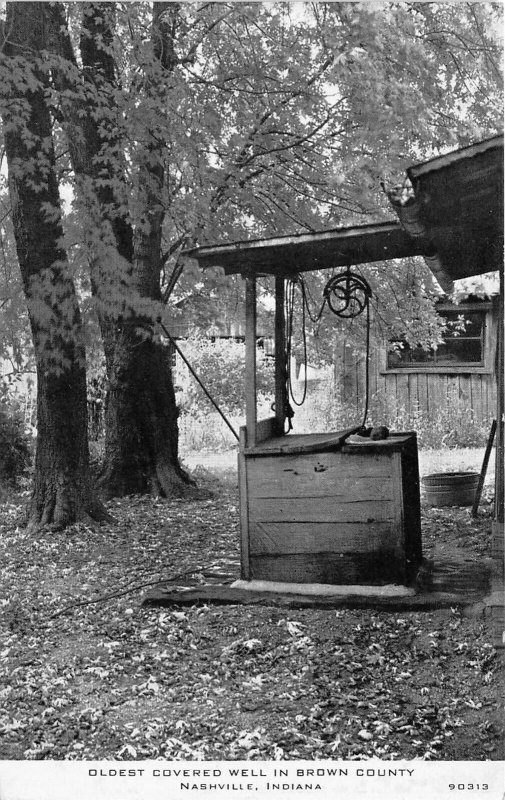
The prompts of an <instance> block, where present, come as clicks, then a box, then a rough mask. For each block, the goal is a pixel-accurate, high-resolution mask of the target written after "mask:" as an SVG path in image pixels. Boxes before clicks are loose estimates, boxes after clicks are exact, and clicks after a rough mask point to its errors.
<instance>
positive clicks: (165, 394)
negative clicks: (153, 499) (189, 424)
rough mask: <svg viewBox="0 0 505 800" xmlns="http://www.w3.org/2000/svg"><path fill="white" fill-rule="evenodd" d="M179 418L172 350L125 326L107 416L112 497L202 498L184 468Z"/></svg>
mask: <svg viewBox="0 0 505 800" xmlns="http://www.w3.org/2000/svg"><path fill="white" fill-rule="evenodd" d="M177 414H178V412H177V406H176V403H175V395H174V389H173V383H172V380H171V370H170V364H169V361H168V354H167V350H166V348H165V347H163V346H162V345H161V344H159V343H157V342H156V341H155V340H154V339H153V338H152V337H149V338H145V337H142V335H141V334H139V333H138V331H136V325H135V324H132V325H131V326H126V325H123V329H122V332H121V335H120V336H119V337H118V338H117V339H116V342H115V349H114V360H113V363H112V371H111V375H110V385H109V395H108V400H107V407H106V412H105V423H106V429H107V438H106V443H105V448H106V449H105V467H104V471H103V473H102V475H101V477H100V486H101V487H102V490H103V491H104V493H105V494H106V495H108V496H116V497H117V496H121V495H127V494H137V493H138V494H145V493H151V494H155V495H161V496H162V497H195V496H201V495H200V493H199V492H198V490H197V489H196V488H195V487H194V485H193V484H192V483H191V482H190V481H189V479H188V476H187V474H186V473H185V472H184V471H183V470H182V469H181V467H180V466H179V460H178V428H177Z"/></svg>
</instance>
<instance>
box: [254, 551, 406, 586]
mask: <svg viewBox="0 0 505 800" xmlns="http://www.w3.org/2000/svg"><path fill="white" fill-rule="evenodd" d="M251 576H252V579H253V580H270V581H288V582H292V583H330V584H349V583H363V584H371V585H378V586H381V585H384V584H386V583H400V584H402V583H404V582H405V577H406V573H405V567H404V565H403V564H402V562H401V560H399V559H398V558H396V557H395V555H394V553H392V552H390V551H388V550H386V549H385V550H384V551H383V552H380V551H376V552H371V553H344V554H342V555H341V554H335V553H316V554H313V555H310V554H308V553H303V554H293V555H282V556H267V555H264V556H253V557H251Z"/></svg>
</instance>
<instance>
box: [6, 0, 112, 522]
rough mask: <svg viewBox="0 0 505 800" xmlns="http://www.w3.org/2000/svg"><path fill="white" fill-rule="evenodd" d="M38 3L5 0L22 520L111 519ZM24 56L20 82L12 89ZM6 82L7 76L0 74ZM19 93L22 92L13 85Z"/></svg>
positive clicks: (42, 14) (42, 16)
mask: <svg viewBox="0 0 505 800" xmlns="http://www.w3.org/2000/svg"><path fill="white" fill-rule="evenodd" d="M45 23H46V19H45V4H44V3H8V4H7V19H6V24H5V31H6V33H7V37H8V38H7V39H6V41H5V46H4V53H5V56H6V65H7V67H8V66H9V58H11V59H13V61H12V62H11V66H12V82H9V83H10V85H5V88H4V90H3V92H4V93H3V100H4V102H3V103H2V118H3V124H4V132H5V150H6V155H7V164H8V168H9V194H10V200H11V206H12V213H13V223H14V233H15V238H16V248H17V254H18V260H19V265H20V269H21V275H22V279H23V287H24V291H25V295H26V300H27V305H28V314H29V318H30V325H31V328H32V334H33V344H34V349H35V359H36V364H37V381H38V384H37V425H38V432H37V433H38V435H37V449H36V456H35V475H34V486H33V495H32V500H31V506H30V515H29V527H30V529H37V528H39V527H41V526H42V525H48V524H54V525H55V526H57V527H63V526H65V525H67V524H70V523H72V522H75V521H77V520H81V519H82V520H88V521H89V520H90V519H94V520H105V519H111V518H110V516H109V515H108V514H107V512H106V510H105V508H104V507H103V506H102V504H101V502H100V501H99V500H98V498H97V497H96V496H95V494H94V492H93V490H92V488H91V479H90V473H89V453H88V438H87V407H86V371H85V355H84V347H83V345H82V334H81V319H80V312H79V306H78V302H77V296H76V293H75V287H74V284H73V282H72V279H71V277H70V272H69V268H68V263H67V260H66V253H65V251H64V250H63V248H62V246H61V241H62V237H63V228H62V224H61V209H60V197H59V190H58V183H57V178H56V168H55V163H56V162H55V154H54V147H53V141H52V128H51V118H50V114H49V109H48V107H47V104H46V99H45V90H46V89H47V72H45V71H44V70H43V69H42V67H41V63H40V60H39V54H40V52H41V50H42V49H43V48H44V44H45V42H44V32H45V30H46V25H45ZM19 58H24V59H25V62H24V68H25V69H26V70H27V74H29V77H30V80H28V81H27V83H26V85H27V86H28V87H29V88H26V89H24V90H23V91H22V92H20V90H19V88H18V87H19V75H18V73H19V70H20V69H22V68H23V67H20V66H19V63H16V62H15V61H14V59H19ZM6 84H7V81H6ZM20 94H21V97H19V95H20Z"/></svg>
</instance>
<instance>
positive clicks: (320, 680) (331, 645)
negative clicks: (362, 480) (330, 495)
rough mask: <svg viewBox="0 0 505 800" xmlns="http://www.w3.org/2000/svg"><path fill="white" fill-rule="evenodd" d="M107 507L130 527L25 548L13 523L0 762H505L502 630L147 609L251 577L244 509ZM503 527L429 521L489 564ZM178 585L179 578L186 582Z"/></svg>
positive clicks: (438, 518) (3, 554) (218, 500)
mask: <svg viewBox="0 0 505 800" xmlns="http://www.w3.org/2000/svg"><path fill="white" fill-rule="evenodd" d="M213 488H214V490H215V492H216V494H215V496H214V497H213V499H211V500H205V501H198V502H196V501H195V502H180V501H172V502H166V501H153V500H151V499H147V498H138V497H132V498H129V499H126V500H122V501H120V502H113V503H111V504H110V508H111V511H112V512H113V513H114V515H115V517H116V519H117V524H116V525H114V526H104V527H101V528H96V529H93V528H89V527H87V526H85V525H75V526H73V527H72V528H69V529H67V530H65V531H60V532H49V531H48V532H44V533H42V534H39V535H37V536H33V535H31V536H30V535H27V533H26V532H25V529H24V528H23V527H22V504H23V502H25V501H26V496H18V497H14V498H12V502H10V503H7V504H6V505H5V507H4V508H3V510H2V512H1V513H0V523H1V525H0V565H1V566H0V569H1V586H2V590H1V592H2V594H1V599H0V603H1V606H2V608H1V611H2V617H3V624H2V630H1V639H0V673H1V677H0V697H1V700H0V758H3V759H119V760H121V759H124V760H131V759H153V758H164V759H167V760H179V759H184V760H191V759H202V760H214V759H218V760H234V759H266V760H271V759H323V758H324V759H328V758H330V759H368V758H381V759H384V760H388V759H400V758H401V759H404V758H405V759H435V760H452V759H455V760H458V759H464V760H482V759H493V760H495V759H503V758H504V754H503V744H502V743H503V727H502V723H501V713H500V711H499V709H498V698H499V697H501V696H503V691H502V688H500V687H503V666H502V661H501V657H500V656H498V655H497V654H496V652H495V650H494V649H493V647H492V646H491V643H490V642H491V633H490V628H489V627H488V626H489V623H488V622H487V620H486V618H483V617H478V618H476V617H471V616H470V617H469V616H464V615H462V614H461V613H459V611H457V610H455V609H452V610H451V609H449V610H445V611H440V612H436V613H433V612H429V613H402V614H399V613H387V612H378V611H374V610H354V611H346V610H339V611H331V610H326V611H314V610H306V609H305V610H286V609H279V608H269V607H256V606H254V607H252V606H251V607H247V606H223V607H219V606H212V607H208V606H204V607H193V608H189V609H187V608H186V609H181V610H171V609H162V608H142V607H141V605H140V603H141V599H142V596H143V593H144V591H146V590H147V589H148V588H149V586H150V585H152V584H154V583H155V582H156V581H160V580H166V579H168V578H174V579H175V581H176V582H177V581H178V580H179V581H180V582H181V583H186V582H187V581H188V580H193V581H195V582H198V581H202V582H204V581H206V580H208V579H209V576H210V579H214V580H216V579H219V576H221V575H222V576H225V575H226V576H228V575H230V574H236V575H238V545H237V543H238V513H237V498H236V491H235V488H234V487H233V486H230V485H224V484H223V485H218V484H214V485H213ZM489 529H490V518H489V516H485V517H483V518H481V519H479V520H478V521H472V520H471V519H470V516H469V512H468V510H466V509H457V510H449V511H444V510H442V509H438V510H431V511H428V512H426V513H425V515H424V520H423V530H424V535H425V543H426V550H427V552H428V554H429V552H430V548H431V547H432V546H433V543H434V542H436V543H437V545H439V544H440V543H441V542H442V543H444V542H445V543H447V544H448V545H449V544H450V543H452V544H456V545H457V546H458V547H464V548H466V549H467V551H473V552H476V553H479V554H480V555H483V556H486V555H489V538H490V534H489ZM177 576H180V577H179V578H178V577H177Z"/></svg>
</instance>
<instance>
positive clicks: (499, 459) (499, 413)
mask: <svg viewBox="0 0 505 800" xmlns="http://www.w3.org/2000/svg"><path fill="white" fill-rule="evenodd" d="M503 284H504V280H503V268H502V269H501V270H500V313H499V316H498V341H497V345H496V349H497V353H496V390H497V392H496V394H497V402H496V421H497V428H496V455H495V462H496V463H495V515H494V519H495V522H496V523H498V525H499V526H500V527H501V528H502V529H503V494H504V487H503V392H504V381H503V325H504V319H503V303H504V301H505V298H504V296H503V291H504V285H503Z"/></svg>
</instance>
